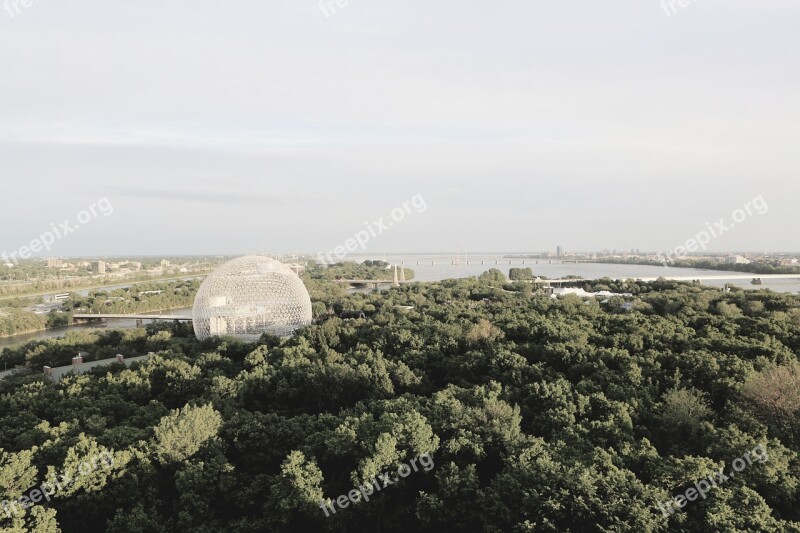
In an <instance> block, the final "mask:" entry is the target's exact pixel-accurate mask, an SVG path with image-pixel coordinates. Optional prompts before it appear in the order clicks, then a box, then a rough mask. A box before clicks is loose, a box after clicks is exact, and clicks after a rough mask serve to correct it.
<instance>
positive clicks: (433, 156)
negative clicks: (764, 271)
mask: <svg viewBox="0 0 800 533" xmlns="http://www.w3.org/2000/svg"><path fill="white" fill-rule="evenodd" d="M2 1H3V0H0V3H2ZM339 1H340V2H341V3H343V4H346V5H345V7H337V5H336V3H335V2H331V5H332V6H333V7H332V8H328V11H327V16H326V14H325V13H324V12H323V10H322V9H321V8H320V4H319V3H318V1H312V0H266V1H265V0H260V1H250V0H239V1H237V2H227V3H224V2H208V1H205V0H192V1H191V2H190V1H188V0H173V1H170V2H163V1H154V0H137V1H135V2H131V1H126V2H123V1H121V0H102V1H101V0H94V1H87V0H71V1H70V2H65V1H63V0H36V1H34V2H33V5H30V6H29V7H27V8H25V7H22V5H21V4H19V2H17V3H18V4H19V12H17V10H15V9H14V7H13V4H14V3H15V2H12V1H10V0H9V2H7V3H6V7H3V6H0V7H3V9H0V95H2V96H1V97H0V251H3V250H5V251H7V252H10V251H14V250H16V249H18V248H19V247H20V246H23V245H25V244H28V243H29V242H30V241H31V240H32V239H34V238H36V237H37V236H38V235H39V234H40V233H42V232H45V231H47V230H48V229H50V227H51V223H56V225H58V223H60V222H61V221H64V220H66V219H70V220H74V219H75V218H76V216H77V214H78V213H79V212H80V211H81V210H82V209H85V208H87V207H88V206H89V205H91V204H92V203H94V202H97V201H98V200H100V199H101V198H104V197H107V198H108V200H109V201H110V203H111V204H112V205H113V208H114V213H113V214H112V215H111V216H107V217H105V216H100V217H99V218H98V219H97V220H92V221H91V222H89V223H88V224H86V225H85V226H83V227H81V228H80V229H79V230H78V231H75V232H73V233H71V234H70V235H67V236H65V237H64V238H63V239H60V240H58V241H57V242H56V243H55V244H54V246H53V251H52V254H53V255H79V254H92V255H113V254H133V253H135V254H183V253H243V252H253V251H258V250H261V249H262V247H263V248H264V249H266V250H267V251H272V252H280V251H285V252H293V251H295V250H299V251H319V250H329V249H331V248H333V247H335V246H337V245H339V244H341V243H343V242H344V241H345V239H347V238H348V237H351V236H353V235H354V234H355V233H356V232H358V231H360V230H362V229H364V227H365V221H369V222H371V221H373V220H377V219H378V218H380V217H384V218H385V219H387V220H388V219H389V217H390V213H391V212H392V209H393V208H395V207H398V206H401V205H402V203H403V202H404V201H409V200H410V199H411V198H412V197H414V196H415V195H421V196H422V197H423V198H424V200H425V203H426V204H427V209H426V210H425V211H424V212H421V213H418V212H414V213H412V214H409V215H407V216H406V217H405V219H404V220H403V221H402V222H400V223H397V224H395V225H394V226H393V227H392V228H391V229H389V230H386V231H384V232H383V233H382V234H380V235H376V236H375V237H374V238H371V240H370V242H369V243H368V251H370V252H375V253H376V254H377V253H383V252H384V251H386V252H396V251H420V252H426V251H451V250H461V251H539V250H545V249H554V248H555V246H556V245H562V246H564V247H565V248H566V249H568V250H577V249H603V248H617V249H623V248H632V247H633V248H641V249H663V250H666V249H671V248H674V247H675V246H676V245H679V244H682V243H684V242H685V241H686V240H687V239H688V238H690V237H692V236H693V235H694V234H696V233H697V232H699V231H702V230H703V229H705V228H706V223H708V222H711V223H712V224H713V223H714V222H716V221H718V220H719V219H721V218H723V217H724V218H726V219H730V217H731V214H732V213H733V211H734V210H736V209H737V208H739V207H741V206H743V205H744V204H745V203H747V202H748V201H751V200H752V199H753V198H755V197H758V196H761V197H763V199H764V201H765V202H766V204H767V205H768V207H769V211H768V212H767V213H765V214H763V215H759V214H756V213H754V214H753V216H751V217H748V218H747V220H746V221H744V222H742V223H740V224H737V225H736V227H735V228H731V229H730V231H727V232H726V233H725V234H724V235H721V236H720V237H719V238H718V239H715V240H713V241H712V242H711V245H710V248H711V249H712V250H715V251H722V250H729V249H739V250H745V249H747V250H800V237H798V233H797V228H798V222H799V221H800V208H798V193H800V185H798V183H799V180H798V178H800V32H798V27H800V2H797V0H758V1H754V0H696V1H692V2H690V3H689V5H688V6H687V7H684V8H681V7H679V6H678V5H677V2H676V6H675V12H674V13H672V15H671V16H668V15H667V14H666V11H665V9H663V8H662V6H661V4H660V3H659V0H628V1H616V0H611V1H604V2H599V1H597V0H572V1H560V2H554V1H548V2H541V1H533V2H532V1H530V0H527V1H522V0H505V1H503V2H486V1H483V2H475V1H470V0H458V1H454V0H439V1H435V2H434V1H431V0H425V1H423V0H402V1H399V0H394V1H388V0H350V1H349V2H344V1H343V0H339ZM11 14H13V15H14V16H13V17H12V16H11Z"/></svg>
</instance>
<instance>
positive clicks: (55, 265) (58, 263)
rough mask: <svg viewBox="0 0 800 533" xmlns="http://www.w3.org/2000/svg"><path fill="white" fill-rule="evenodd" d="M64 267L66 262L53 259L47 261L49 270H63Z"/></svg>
mask: <svg viewBox="0 0 800 533" xmlns="http://www.w3.org/2000/svg"><path fill="white" fill-rule="evenodd" d="M62 266H64V261H63V260H61V259H56V258H54V257H51V258H49V259H48V260H47V268H61V267H62Z"/></svg>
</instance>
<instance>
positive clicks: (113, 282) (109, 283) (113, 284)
mask: <svg viewBox="0 0 800 533" xmlns="http://www.w3.org/2000/svg"><path fill="white" fill-rule="evenodd" d="M211 272H212V271H211V270H200V271H197V272H193V273H191V274H186V275H184V276H158V277H149V278H140V277H136V278H131V279H127V280H126V279H107V280H104V282H103V283H102V284H97V283H93V284H92V283H90V284H88V285H79V286H74V287H60V288H59V287H55V288H51V289H48V290H46V291H38V292H34V293H23V294H11V295H9V294H5V295H0V302H2V301H4V300H15V299H28V298H38V297H41V296H50V295H53V294H57V293H58V292H77V291H91V290H94V289H118V288H125V287H131V286H133V285H141V284H142V283H150V282H154V281H179V280H183V279H192V278H201V277H205V276H207V275H208V274H210V273H211Z"/></svg>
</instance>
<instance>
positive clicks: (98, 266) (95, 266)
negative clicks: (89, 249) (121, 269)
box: [92, 261, 106, 274]
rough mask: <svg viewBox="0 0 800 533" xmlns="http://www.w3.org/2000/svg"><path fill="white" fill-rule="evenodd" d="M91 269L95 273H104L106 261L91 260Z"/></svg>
mask: <svg viewBox="0 0 800 533" xmlns="http://www.w3.org/2000/svg"><path fill="white" fill-rule="evenodd" d="M92 270H93V271H94V273H95V274H105V273H106V262H105V261H93V262H92Z"/></svg>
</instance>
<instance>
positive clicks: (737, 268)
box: [596, 259, 800, 275]
mask: <svg viewBox="0 0 800 533" xmlns="http://www.w3.org/2000/svg"><path fill="white" fill-rule="evenodd" d="M596 262H597V263H600V264H608V265H640V266H654V267H663V266H665V265H664V263H661V262H658V261H650V260H647V259H637V260H624V261H623V260H621V259H597V260H596ZM668 264H669V268H693V269H696V270H711V271H724V272H736V273H740V274H756V275H758V274H761V275H768V274H800V266H774V265H767V264H764V263H751V264H741V263H739V264H727V263H715V262H711V261H705V260H703V261H689V260H685V259H677V260H671V261H669V263H668Z"/></svg>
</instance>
